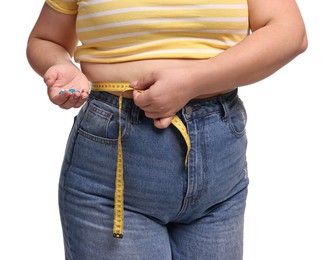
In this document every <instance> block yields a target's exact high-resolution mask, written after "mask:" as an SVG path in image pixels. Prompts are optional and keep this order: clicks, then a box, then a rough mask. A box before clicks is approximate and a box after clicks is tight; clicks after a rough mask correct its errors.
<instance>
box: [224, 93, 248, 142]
mask: <svg viewBox="0 0 331 260" xmlns="http://www.w3.org/2000/svg"><path fill="white" fill-rule="evenodd" d="M222 105H223V108H224V111H225V118H226V120H227V122H228V125H229V128H230V130H231V132H232V134H233V135H234V136H236V137H238V138H239V137H242V136H243V135H244V134H245V130H246V123H247V113H246V109H245V106H244V104H243V102H242V100H241V99H240V98H239V97H238V96H237V97H236V98H235V99H234V100H232V101H231V102H223V103H222Z"/></svg>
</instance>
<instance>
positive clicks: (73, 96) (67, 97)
mask: <svg viewBox="0 0 331 260" xmlns="http://www.w3.org/2000/svg"><path fill="white" fill-rule="evenodd" d="M48 92H49V93H48V94H49V98H50V100H51V102H52V103H54V104H55V105H58V106H59V107H60V108H63V109H70V108H78V107H80V106H81V105H83V104H84V103H85V101H86V100H87V98H88V96H89V94H88V93H86V92H85V91H80V90H76V89H73V88H71V89H60V91H58V88H53V87H51V88H49V91H48Z"/></svg>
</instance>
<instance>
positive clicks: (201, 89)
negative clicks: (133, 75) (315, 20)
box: [132, 0, 307, 128]
mask: <svg viewBox="0 0 331 260" xmlns="http://www.w3.org/2000/svg"><path fill="white" fill-rule="evenodd" d="M248 7H249V19H250V27H251V30H252V33H251V34H250V35H249V36H248V37H246V38H245V39H244V40H243V41H241V42H240V43H238V44H237V45H235V46H233V47H232V48H230V49H228V50H226V51H224V52H222V53H220V54H219V55H218V56H216V57H214V58H211V59H208V60H204V61H201V62H196V63H194V64H192V65H191V66H188V67H185V68H172V69H169V70H163V71H155V72H154V73H152V74H150V75H145V77H143V78H141V79H139V80H138V81H136V82H133V83H132V86H133V87H135V88H137V89H148V91H145V92H144V93H143V94H139V92H137V91H136V92H135V95H134V99H135V103H136V104H137V105H138V106H139V107H141V108H142V109H144V110H145V114H146V115H147V116H149V117H151V118H154V119H156V118H163V117H169V116H171V115H173V114H174V113H176V112H177V111H178V110H180V109H181V108H182V107H183V106H184V105H185V104H186V103H187V102H188V101H189V100H190V99H193V98H195V97H197V96H203V95H206V94H209V95H210V94H213V93H215V94H216V93H226V92H228V91H230V90H233V89H235V88H237V87H240V86H245V85H249V84H252V83H255V82H258V81H260V80H262V79H264V78H266V77H268V76H270V75H271V74H273V73H274V72H276V71H277V70H279V69H280V68H282V67H283V66H284V65H286V64H287V63H288V62H290V61H291V60H292V59H293V58H295V57H296V56H297V55H299V54H300V53H302V52H304V51H305V50H306V48H307V36H306V31H305V26H304V22H303V19H302V17H301V14H300V11H299V9H298V6H297V4H296V2H295V0H248ZM165 122H166V123H165V124H162V123H161V124H159V127H161V128H164V127H167V123H168V122H169V120H167V121H165Z"/></svg>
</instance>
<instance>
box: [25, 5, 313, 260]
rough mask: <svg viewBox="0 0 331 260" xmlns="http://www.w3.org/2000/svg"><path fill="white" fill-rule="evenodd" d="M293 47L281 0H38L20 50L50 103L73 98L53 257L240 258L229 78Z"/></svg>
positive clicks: (295, 20)
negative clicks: (58, 242)
mask: <svg viewBox="0 0 331 260" xmlns="http://www.w3.org/2000/svg"><path fill="white" fill-rule="evenodd" d="M249 32H251V33H249ZM306 48H307V39H306V33H305V27H304V23H303V20H302V17H301V15H300V11H299V10H298V7H297V5H296V3H295V1H294V0H278V1H273V0H247V1H246V0H233V1H230V0H211V1H208V3H206V2H205V1H202V0H199V1H195V2H194V3H192V2H190V1H186V0H178V1H175V2H172V1H171V3H169V1H161V2H160V1H146V0H141V1H133V2H131V1H119V0H110V1H106V0H86V1H81V0H77V1H75V0H46V3H45V4H44V6H43V8H42V10H41V13H40V16H39V18H38V20H37V22H36V24H35V26H34V28H33V30H32V32H31V35H30V37H29V40H28V46H27V57H28V60H29V62H30V64H31V66H32V68H33V69H34V70H35V71H36V72H37V73H38V74H40V75H41V76H42V77H43V78H44V81H45V83H46V85H47V89H48V96H49V98H50V100H51V101H52V102H53V103H54V104H56V105H58V106H59V107H61V108H64V109H69V108H72V107H75V108H78V107H80V106H82V105H83V104H84V103H85V104H84V106H82V108H81V110H80V112H79V114H78V115H77V117H76V119H75V123H74V125H73V128H72V131H71V133H70V136H69V140H68V144H67V148H66V153H65V157H64V161H63V166H62V171H61V178H60V184H59V204H60V213H61V221H62V227H63V235H64V244H65V255H66V259H79V260H84V259H88V260H91V259H98V260H99V259H162V260H163V259H204V258H206V259H222V260H227V259H228V260H239V259H242V255H243V225H244V211H245V201H246V196H247V186H248V177H247V166H246V156H245V153H246V145H247V141H246V135H245V124H246V112H245V109H244V107H243V104H242V102H241V100H240V99H239V97H238V94H237V89H238V87H242V86H246V85H249V84H252V83H255V82H258V81H260V80H262V79H264V78H266V77H268V76H270V75H271V74H273V73H274V72H276V71H277V70H278V69H280V68H281V67H283V66H284V65H286V64H287V63H288V62H289V61H291V60H292V59H293V58H295V57H296V56H297V55H299V54H300V53H302V52H304V51H305V49H306ZM72 56H74V58H75V61H76V62H77V63H79V64H80V69H79V68H78V67H76V66H75V63H74V62H73V61H72ZM119 82H120V83H119ZM122 97H123V99H122ZM175 121H176V122H177V123H179V125H180V126H179V127H178V125H177V128H178V129H177V128H176V127H175V126H176V124H177V123H176V122H175ZM178 130H179V131H178ZM118 158H119V159H123V162H121V160H119V161H118ZM122 163H123V164H122ZM121 167H123V171H124V172H123V171H121ZM123 175H124V183H125V189H124V186H123V180H121V177H123ZM119 176H120V177H119ZM116 177H117V178H119V179H116ZM116 189H117V190H116ZM115 190H116V191H115ZM123 192H124V204H123V197H122V196H123ZM114 196H115V199H114ZM114 207H115V212H114ZM123 221H124V226H123ZM113 226H114V231H113ZM123 229H124V231H123ZM113 233H114V237H115V238H114V237H113ZM123 235H124V238H123V239H116V238H122V236H123Z"/></svg>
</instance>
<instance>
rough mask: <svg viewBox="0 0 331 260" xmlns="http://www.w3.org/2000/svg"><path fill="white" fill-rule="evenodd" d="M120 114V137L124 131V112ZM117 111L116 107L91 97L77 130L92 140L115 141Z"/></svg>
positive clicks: (117, 121)
mask: <svg viewBox="0 0 331 260" xmlns="http://www.w3.org/2000/svg"><path fill="white" fill-rule="evenodd" d="M123 112H124V111H122V116H121V126H122V137H123V135H124V133H125V131H124V129H125V121H126V120H125V117H126V113H123ZM119 126H120V122H119V111H118V108H117V107H114V106H112V105H110V104H107V103H104V102H102V101H99V100H96V99H92V100H91V101H89V105H88V108H87V109H86V112H85V114H84V117H83V119H82V121H81V122H80V126H79V132H80V133H81V134H83V135H84V136H85V137H88V138H90V139H92V140H94V141H100V142H102V143H104V142H105V141H109V142H117V139H118V130H119Z"/></svg>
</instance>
